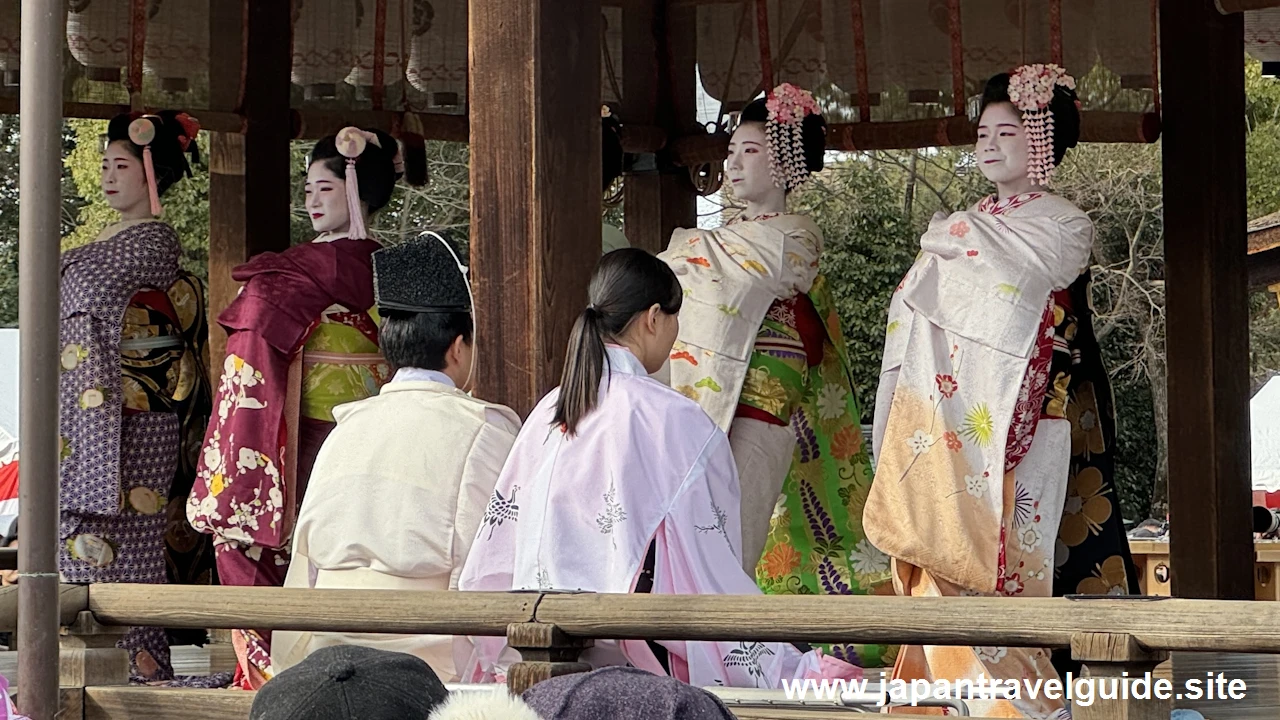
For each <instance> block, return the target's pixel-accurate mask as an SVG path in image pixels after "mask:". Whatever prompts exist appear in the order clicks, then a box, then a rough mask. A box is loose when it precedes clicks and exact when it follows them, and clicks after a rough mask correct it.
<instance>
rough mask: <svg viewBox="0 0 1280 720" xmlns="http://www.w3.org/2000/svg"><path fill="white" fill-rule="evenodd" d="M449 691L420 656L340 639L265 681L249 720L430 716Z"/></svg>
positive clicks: (423, 718)
mask: <svg viewBox="0 0 1280 720" xmlns="http://www.w3.org/2000/svg"><path fill="white" fill-rule="evenodd" d="M448 694H449V692H448V691H447V690H445V687H444V684H443V683H441V682H440V678H438V677H436V674H435V673H434V672H433V671H432V670H431V666H429V665H427V664H426V663H425V662H423V661H422V660H421V659H420V658H417V657H414V656H413V655H406V654H404V653H395V652H387V651H385V650H374V649H372V648H366V647H358V646H355V645H337V646H333V647H327V648H321V649H320V650H317V651H315V652H314V653H312V654H311V655H309V656H307V659H306V660H303V661H302V662H300V663H298V664H297V665H295V666H293V667H291V668H289V669H288V670H285V671H284V672H282V673H280V674H279V675H277V676H276V677H274V678H272V679H271V680H270V681H269V682H268V683H267V684H266V685H263V686H262V689H261V690H259V691H258V695H257V697H255V698H254V699H253V708H252V709H251V710H250V711H249V720H357V719H358V720H427V717H428V716H430V715H431V711H432V710H433V709H435V707H436V706H437V705H439V704H440V703H442V702H444V701H445V699H446V697H447V696H448Z"/></svg>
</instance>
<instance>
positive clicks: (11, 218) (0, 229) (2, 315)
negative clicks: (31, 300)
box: [0, 115, 18, 327]
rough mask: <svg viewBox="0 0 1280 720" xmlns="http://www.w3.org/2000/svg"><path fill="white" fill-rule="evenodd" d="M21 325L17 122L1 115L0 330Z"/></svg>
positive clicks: (16, 119)
mask: <svg viewBox="0 0 1280 720" xmlns="http://www.w3.org/2000/svg"><path fill="white" fill-rule="evenodd" d="M17 322H18V118H17V117H16V116H14V115H0V327H10V326H12V325H16V324H17Z"/></svg>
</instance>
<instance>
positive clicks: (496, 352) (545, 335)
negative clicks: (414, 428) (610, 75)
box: [469, 0, 602, 415]
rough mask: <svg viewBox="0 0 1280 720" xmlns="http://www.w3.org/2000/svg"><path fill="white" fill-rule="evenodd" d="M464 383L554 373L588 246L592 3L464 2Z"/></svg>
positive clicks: (509, 393) (519, 396)
mask: <svg viewBox="0 0 1280 720" xmlns="http://www.w3.org/2000/svg"><path fill="white" fill-rule="evenodd" d="M469 7H470V21H469V25H470V28H469V30H470V46H471V56H470V78H469V81H470V96H469V97H470V106H471V109H472V111H473V112H472V118H471V135H470V140H471V147H472V153H471V268H472V272H473V273H474V279H475V294H476V297H477V298H479V300H480V303H479V306H478V307H477V312H476V338H477V347H478V348H479V350H478V358H479V359H478V367H477V394H478V395H479V396H480V397H483V398H485V399H486V400H492V401H496V402H501V403H503V404H506V405H508V406H510V407H511V408H513V409H514V410H515V411H516V412H518V413H520V414H521V415H525V414H527V413H528V412H529V410H531V409H532V408H533V405H534V403H535V402H537V400H538V399H539V398H541V397H542V395H543V394H544V393H546V392H547V391H548V390H550V389H551V388H552V387H554V386H555V385H556V384H558V383H559V380H560V368H561V366H562V364H563V361H564V353H565V347H566V345H567V343H568V339H569V331H570V329H571V328H572V327H573V323H574V321H575V319H576V318H577V317H578V315H579V313H580V312H581V311H582V308H583V307H584V306H585V305H586V302H587V300H586V298H587V284H588V283H589V281H590V279H591V271H592V268H593V267H594V266H595V263H596V261H597V259H598V258H599V255H600V236H599V233H598V232H596V231H591V229H592V228H595V227H598V226H599V223H600V209H601V208H600V203H601V193H600V92H599V90H600V34H601V33H600V29H601V22H602V21H601V16H600V5H599V2H598V0H470V4H469Z"/></svg>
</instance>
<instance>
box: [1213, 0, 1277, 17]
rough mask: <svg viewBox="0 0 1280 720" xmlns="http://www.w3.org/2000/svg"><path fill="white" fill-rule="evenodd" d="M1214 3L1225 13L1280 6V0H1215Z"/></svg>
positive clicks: (1219, 10)
mask: <svg viewBox="0 0 1280 720" xmlns="http://www.w3.org/2000/svg"><path fill="white" fill-rule="evenodd" d="M1216 4H1217V7H1218V12H1220V13H1222V14H1223V15H1226V14H1228V13H1238V12H1247V11H1249V10H1263V9H1266V8H1273V7H1280V0H1217V3H1216Z"/></svg>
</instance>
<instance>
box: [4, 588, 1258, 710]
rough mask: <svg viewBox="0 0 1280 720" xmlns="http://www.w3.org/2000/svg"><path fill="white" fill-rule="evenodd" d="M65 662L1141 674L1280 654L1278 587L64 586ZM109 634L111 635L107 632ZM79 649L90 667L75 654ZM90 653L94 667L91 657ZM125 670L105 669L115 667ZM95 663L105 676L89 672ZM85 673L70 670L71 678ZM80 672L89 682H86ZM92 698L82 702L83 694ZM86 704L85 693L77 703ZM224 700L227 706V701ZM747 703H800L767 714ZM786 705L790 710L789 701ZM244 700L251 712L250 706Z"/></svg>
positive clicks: (71, 689)
mask: <svg viewBox="0 0 1280 720" xmlns="http://www.w3.org/2000/svg"><path fill="white" fill-rule="evenodd" d="M61 603H62V605H61V612H62V619H63V622H64V624H66V625H68V626H70V627H69V629H68V630H65V631H64V648H66V647H68V646H70V647H73V648H82V649H92V650H93V652H89V651H88V650H83V651H81V652H79V653H74V652H73V653H68V652H66V651H64V653H63V661H62V675H63V681H64V682H63V684H64V686H67V687H64V695H66V696H67V702H68V706H67V710H68V715H67V717H76V718H81V717H83V718H86V719H89V718H94V719H96V718H116V719H118V718H134V717H136V718H143V717H158V715H156V714H155V712H156V710H155V709H156V708H157V707H160V705H157V703H163V704H164V707H165V711H164V712H165V715H164V716H166V717H170V718H175V719H176V720H181V719H182V718H188V717H190V718H195V717H200V718H206V719H210V718H213V719H216V718H222V717H226V718H231V717H239V718H243V717H245V714H244V712H243V711H244V710H246V709H247V707H248V706H247V704H246V703H247V702H249V699H248V698H249V696H248V695H247V694H245V695H243V696H237V694H235V693H223V694H218V693H212V694H210V693H207V692H197V691H174V690H162V689H152V688H128V687H104V686H110V685H123V684H124V682H125V681H126V680H127V678H125V677H120V671H119V668H120V667H121V666H120V665H119V658H118V655H117V656H116V659H115V660H112V661H110V662H109V661H108V657H109V656H112V654H118V653H120V652H122V651H116V650H114V649H112V648H111V645H112V644H113V642H114V638H115V637H117V636H118V633H119V632H120V628H122V627H125V626H132V625H146V626H159V627H171V628H236V627H255V628H262V629H280V630H300V631H317V632H357V633H359V632H384V633H398V634H456V635H490V636H501V635H506V636H507V637H508V639H509V642H510V644H511V645H512V647H515V648H517V649H519V650H520V651H521V654H522V655H523V657H524V658H525V660H526V662H522V663H520V664H518V665H516V666H515V667H513V669H512V671H511V674H510V678H509V684H510V685H511V689H512V690H513V691H517V692H518V691H521V690H523V689H524V688H526V687H527V686H528V685H531V684H533V683H535V682H538V681H540V680H543V679H546V678H548V677H552V676H555V675H559V674H564V673H566V672H574V671H579V670H581V669H583V666H582V665H581V664H579V663H577V662H576V660H577V657H578V653H579V652H580V651H581V650H582V649H583V648H584V647H589V646H590V642H591V640H592V639H595V638H612V639H630V638H634V639H652V640H738V641H809V642H834V643H905V644H932V645H983V646H1014V647H1044V648H1071V650H1072V654H1073V656H1074V657H1075V658H1076V659H1077V660H1079V661H1081V662H1083V663H1084V664H1085V666H1086V669H1087V672H1090V673H1091V674H1093V675H1095V676H1100V677H1113V676H1114V677H1118V676H1120V675H1121V673H1122V672H1127V673H1128V674H1129V675H1130V676H1133V675H1138V676H1141V675H1142V674H1143V673H1144V672H1148V671H1151V670H1153V669H1154V668H1155V666H1156V665H1157V664H1159V663H1160V662H1162V661H1163V660H1164V659H1166V658H1167V657H1168V652H1169V651H1175V650H1176V651H1205V652H1208V651H1216V652H1238V653H1272V654H1280V603H1257V602H1230V601H1216V600H1184V599H1172V598H1129V599H1126V598H1102V599H1097V598H1019V599H1006V598H977V597H973V598H970V597H960V598H899V597H884V596H854V597H831V596H821V597H815V596H705V595H703V596H672V595H596V594H562V593H457V592H406V591H357V590H293V589H283V588H235V587H212V588H209V587H203V588H197V587H189V586H176V585H91V586H88V587H84V586H64V587H63V590H62V593H61ZM16 606H17V603H16V593H15V592H14V588H4V589H0V630H5V629H11V628H13V627H16V626H17V622H16V621H17V618H16ZM95 638H97V639H96V640H95ZM76 663H80V664H81V666H80V667H75V664H76ZM90 665H92V666H95V667H89V666H90ZM103 668H107V672H108V673H115V675H114V676H113V677H115V679H116V680H117V681H118V682H103V678H104V671H103ZM85 678H89V679H91V680H85ZM68 680H71V681H72V682H71V683H68ZM76 682H78V683H79V684H75V683H76ZM77 703H78V704H77ZM77 708H81V709H77ZM219 708H221V710H220V709H219ZM761 712H763V711H752V712H750V713H747V714H740V715H739V716H740V717H752V718H765V717H773V718H781V717H798V716H794V715H789V714H786V713H783V714H773V715H770V714H767V713H766V714H760V713H761ZM779 712H781V711H779ZM237 713H239V714H237ZM1168 716H1169V707H1168V703H1167V701H1160V700H1154V699H1153V700H1120V701H1115V702H1106V703H1095V704H1093V705H1092V706H1090V707H1080V708H1077V709H1076V712H1075V717H1076V718H1077V720H1111V719H1113V718H1130V719H1137V718H1155V717H1161V718H1167V717H1168Z"/></svg>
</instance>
